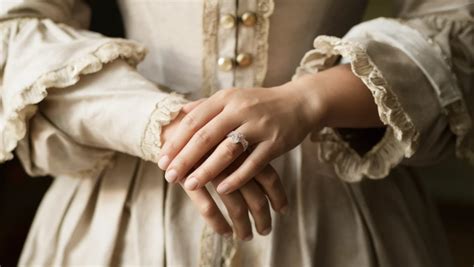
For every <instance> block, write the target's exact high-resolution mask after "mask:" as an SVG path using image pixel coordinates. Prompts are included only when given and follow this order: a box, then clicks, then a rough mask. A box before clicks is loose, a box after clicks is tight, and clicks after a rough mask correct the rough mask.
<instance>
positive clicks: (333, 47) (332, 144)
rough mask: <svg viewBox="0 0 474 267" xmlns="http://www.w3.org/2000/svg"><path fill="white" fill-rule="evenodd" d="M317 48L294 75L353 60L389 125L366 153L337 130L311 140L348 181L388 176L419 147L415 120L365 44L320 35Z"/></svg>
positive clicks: (298, 75) (322, 155)
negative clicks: (339, 59) (341, 59)
mask: <svg viewBox="0 0 474 267" xmlns="http://www.w3.org/2000/svg"><path fill="white" fill-rule="evenodd" d="M314 47H315V49H314V50H312V51H309V52H308V53H307V54H306V55H305V56H304V58H303V59H302V62H301V64H300V67H298V69H297V70H296V74H295V76H294V77H293V78H298V77H300V76H302V75H305V74H309V73H315V72H318V71H322V70H324V69H327V68H329V67H331V66H333V65H334V64H335V63H336V62H337V60H338V58H339V56H343V57H344V58H347V59H349V60H350V62H351V63H350V64H351V67H352V71H353V73H354V74H355V75H356V76H357V77H359V78H360V79H361V80H362V81H363V82H364V84H365V85H366V86H367V87H368V88H369V90H370V91H371V93H372V95H373V96H374V99H375V103H376V104H377V107H378V112H379V116H380V119H381V121H382V122H383V123H384V124H386V125H387V130H386V132H385V134H384V136H383V138H382V139H381V140H380V141H379V142H378V143H377V144H376V145H375V146H373V147H372V149H371V150H370V151H369V152H367V153H366V154H364V155H363V156H360V155H359V154H358V153H357V152H356V151H355V150H354V149H353V148H351V147H350V145H349V144H348V143H347V142H346V141H344V140H343V138H342V137H341V135H339V134H338V132H337V131H336V130H335V129H332V128H324V129H323V130H322V131H320V132H317V133H313V134H312V135H311V139H312V140H313V141H316V142H317V143H318V156H319V158H320V160H321V161H323V162H328V163H331V164H333V165H334V168H335V172H336V174H337V175H338V176H339V177H340V178H341V179H343V180H345V181H348V182H357V181H360V180H361V179H362V178H363V177H364V176H366V177H369V178H372V179H379V178H383V177H385V176H387V175H388V173H389V171H390V169H391V168H393V167H394V166H395V165H397V164H398V163H400V162H401V161H402V160H403V159H404V158H405V157H410V156H412V155H413V154H414V152H415V150H416V147H417V144H418V137H419V133H418V131H417V130H416V129H415V126H414V124H413V122H412V120H411V119H410V117H409V116H408V115H407V113H406V112H405V111H404V110H403V108H402V106H401V104H400V102H399V101H398V99H397V96H396V95H395V94H394V93H393V92H392V91H391V89H390V86H389V85H388V84H387V82H386V80H385V79H384V77H383V75H382V73H381V72H380V71H379V69H378V68H377V66H375V65H374V63H373V62H372V61H371V60H370V58H369V56H368V54H367V52H366V50H365V48H364V47H363V46H362V45H360V44H358V43H356V42H350V41H345V40H341V39H339V38H336V37H329V36H320V37H318V38H316V40H315V41H314Z"/></svg>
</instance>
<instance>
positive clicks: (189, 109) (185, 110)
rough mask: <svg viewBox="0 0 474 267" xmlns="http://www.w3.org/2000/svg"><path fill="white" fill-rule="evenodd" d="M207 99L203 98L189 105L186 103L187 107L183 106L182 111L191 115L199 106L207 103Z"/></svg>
mask: <svg viewBox="0 0 474 267" xmlns="http://www.w3.org/2000/svg"><path fill="white" fill-rule="evenodd" d="M206 100H207V98H201V99H199V100H196V101H193V102H189V103H186V104H185V105H183V107H182V109H181V110H182V111H183V112H184V113H189V112H191V111H192V110H193V109H195V108H196V107H197V106H199V105H200V104H202V103H203V102H204V101H206Z"/></svg>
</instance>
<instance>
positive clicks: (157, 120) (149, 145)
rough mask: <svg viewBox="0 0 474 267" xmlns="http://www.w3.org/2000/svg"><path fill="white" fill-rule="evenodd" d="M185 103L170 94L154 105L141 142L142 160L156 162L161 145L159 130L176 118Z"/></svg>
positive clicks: (176, 95)
mask: <svg viewBox="0 0 474 267" xmlns="http://www.w3.org/2000/svg"><path fill="white" fill-rule="evenodd" d="M186 102H187V100H186V99H184V97H183V96H181V95H179V94H176V93H172V94H170V95H169V96H167V97H165V98H163V99H162V100H161V101H160V102H158V104H156V108H155V110H154V111H153V112H152V114H151V116H150V120H149V121H148V125H147V126H146V128H145V133H144V136H143V138H142V142H141V149H142V153H143V159H145V160H149V161H152V162H156V163H157V162H158V154H159V153H160V150H161V145H162V143H161V128H162V127H163V126H165V125H168V124H169V123H170V122H171V121H172V120H173V119H174V118H176V116H178V114H179V112H180V111H181V108H182V107H183V105H184V104H185V103H186Z"/></svg>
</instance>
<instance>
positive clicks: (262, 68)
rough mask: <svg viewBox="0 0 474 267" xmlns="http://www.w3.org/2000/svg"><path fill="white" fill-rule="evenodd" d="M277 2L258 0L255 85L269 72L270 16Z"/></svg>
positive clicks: (259, 84)
mask: <svg viewBox="0 0 474 267" xmlns="http://www.w3.org/2000/svg"><path fill="white" fill-rule="evenodd" d="M274 8H275V3H274V2H273V0H258V1H257V14H258V16H259V18H258V20H257V25H255V30H256V32H257V39H256V40H257V47H256V50H257V52H256V53H255V69H256V71H255V80H254V85H255V86H261V85H262V84H263V81H264V79H265V76H266V74H267V62H268V35H269V32H270V31H269V29H270V19H269V18H270V16H271V15H272V14H273V10H274Z"/></svg>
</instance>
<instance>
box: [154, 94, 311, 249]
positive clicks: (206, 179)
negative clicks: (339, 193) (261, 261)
mask: <svg viewBox="0 0 474 267" xmlns="http://www.w3.org/2000/svg"><path fill="white" fill-rule="evenodd" d="M308 103H309V102H308V100H307V96H306V95H305V94H304V93H301V92H300V91H298V88H296V87H294V86H289V85H282V86H279V87H272V88H249V89H235V88H232V89H225V90H221V91H219V92H217V93H215V94H214V95H213V96H211V97H209V98H208V99H202V100H199V101H196V102H191V103H189V104H187V105H186V106H185V107H184V108H183V112H182V113H181V114H180V116H179V117H178V118H177V119H175V120H174V121H173V123H172V124H173V125H172V126H167V127H165V130H164V135H165V136H164V139H165V143H164V146H163V148H162V151H161V153H160V155H159V164H158V165H159V167H160V168H161V169H163V170H166V173H165V178H166V180H167V181H168V182H170V183H180V184H181V185H182V186H183V187H184V189H185V191H186V192H187V194H188V195H189V197H190V198H191V200H192V201H193V202H194V203H195V204H196V205H197V207H198V209H199V211H200V213H201V214H202V216H203V217H204V219H205V220H206V222H207V223H208V224H209V225H211V226H212V227H213V229H214V230H215V231H216V232H217V233H219V234H223V235H225V236H228V235H231V234H232V228H231V227H230V226H229V224H228V223H227V221H226V220H225V219H224V217H223V216H222V213H221V212H220V210H219V209H218V208H217V205H216V204H215V202H214V201H213V199H212V197H211V196H210V194H209V193H208V191H207V190H206V188H205V187H204V186H205V185H206V184H208V183H211V184H212V185H213V186H214V187H215V188H216V190H217V192H218V194H219V196H220V197H221V200H222V202H223V203H224V205H225V207H226V209H227V210H228V213H229V216H230V218H231V220H232V222H233V226H234V230H235V232H236V235H237V236H238V237H239V238H240V239H242V240H250V239H252V237H253V235H252V228H251V223H250V219H249V212H250V214H251V215H252V217H253V218H254V221H255V227H256V230H257V231H258V232H259V233H260V234H262V235H267V234H268V233H270V231H271V216H270V208H269V203H270V204H271V207H272V208H273V210H275V211H276V212H279V213H286V212H287V210H288V199H287V196H286V194H285V190H284V188H283V184H282V182H281V180H280V177H279V176H278V174H277V172H276V171H275V170H274V169H273V168H272V166H271V165H270V164H269V163H270V161H271V160H273V159H275V158H276V157H278V156H279V155H281V154H283V153H285V152H287V151H289V150H291V149H292V148H294V147H295V146H297V145H298V144H300V143H301V142H302V140H303V139H304V138H305V137H306V136H307V134H308V133H309V132H310V131H311V130H312V129H313V128H314V125H316V122H317V120H318V118H317V116H315V114H317V113H315V112H314V107H315V106H317V105H315V102H314V101H311V105H308ZM231 131H237V132H239V133H242V134H244V135H245V138H246V140H247V141H248V142H249V147H248V150H247V151H245V152H244V149H243V146H242V145H241V144H239V143H234V142H232V141H231V140H230V139H229V138H226V136H227V134H228V133H229V132H231Z"/></svg>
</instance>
